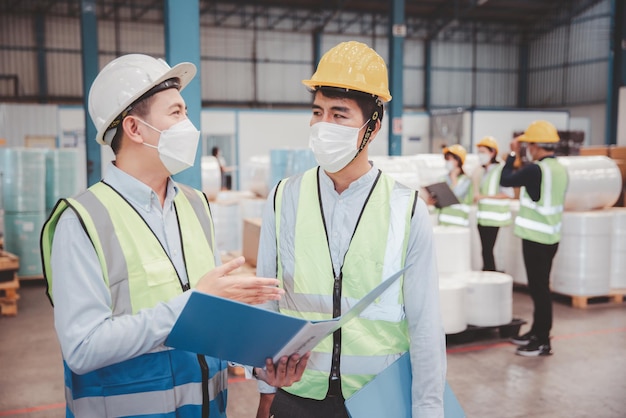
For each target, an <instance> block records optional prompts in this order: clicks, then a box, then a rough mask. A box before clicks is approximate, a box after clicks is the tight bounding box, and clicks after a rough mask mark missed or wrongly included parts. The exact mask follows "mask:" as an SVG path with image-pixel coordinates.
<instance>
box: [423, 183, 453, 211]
mask: <svg viewBox="0 0 626 418" xmlns="http://www.w3.org/2000/svg"><path fill="white" fill-rule="evenodd" d="M425 189H426V190H427V191H428V193H429V194H430V196H431V197H432V198H433V199H434V200H435V207H436V208H437V209H441V208H445V207H446V206H450V205H456V204H458V203H459V199H458V198H457V197H456V195H455V194H454V192H453V191H452V189H450V186H448V184H447V183H446V182H441V183H435V184H431V185H430V186H426V187H425Z"/></svg>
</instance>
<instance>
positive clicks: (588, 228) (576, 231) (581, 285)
mask: <svg viewBox="0 0 626 418" xmlns="http://www.w3.org/2000/svg"><path fill="white" fill-rule="evenodd" d="M612 225H613V211H611V210H599V211H591V212H564V213H563V226H562V234H561V242H560V243H559V249H558V251H557V253H556V256H555V257H554V262H553V264H552V289H553V290H554V291H556V292H559V293H563V294H567V295H579V296H603V295H608V294H609V288H610V271H611V227H612Z"/></svg>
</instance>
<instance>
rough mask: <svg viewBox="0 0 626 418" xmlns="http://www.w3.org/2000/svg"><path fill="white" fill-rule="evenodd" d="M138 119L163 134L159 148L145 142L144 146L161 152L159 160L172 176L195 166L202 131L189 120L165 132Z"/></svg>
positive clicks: (182, 121)
mask: <svg viewBox="0 0 626 418" xmlns="http://www.w3.org/2000/svg"><path fill="white" fill-rule="evenodd" d="M137 119H138V120H139V121H140V122H141V123H143V124H144V125H146V126H148V127H150V128H152V129H154V130H155V131H157V132H159V133H160V134H161V136H160V137H159V144H158V146H154V145H151V144H146V143H145V142H144V143H143V144H144V145H145V146H147V147H150V148H156V149H157V150H158V151H159V158H160V159H161V162H162V163H163V165H164V166H165V168H166V169H167V171H169V172H170V174H172V175H174V174H178V173H180V172H181V171H183V170H186V169H188V168H189V167H192V166H193V164H194V162H195V160H196V151H197V149H198V140H199V139H200V131H198V130H197V129H196V127H195V126H194V124H193V123H192V122H191V121H190V120H189V119H184V120H181V121H180V122H177V123H175V124H174V125H172V126H170V127H169V128H168V129H166V130H164V131H160V130H158V129H157V128H155V127H154V126H152V125H150V124H149V123H148V122H146V121H143V120H141V119H139V118H137Z"/></svg>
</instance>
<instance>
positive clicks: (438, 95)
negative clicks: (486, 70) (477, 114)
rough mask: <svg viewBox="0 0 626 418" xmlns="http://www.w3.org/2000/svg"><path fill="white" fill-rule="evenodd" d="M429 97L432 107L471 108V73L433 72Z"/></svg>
mask: <svg viewBox="0 0 626 418" xmlns="http://www.w3.org/2000/svg"><path fill="white" fill-rule="evenodd" d="M431 95H432V100H431V105H432V106H433V107H448V106H455V107H456V106H471V105H472V73H471V72H469V71H433V72H432V85H431Z"/></svg>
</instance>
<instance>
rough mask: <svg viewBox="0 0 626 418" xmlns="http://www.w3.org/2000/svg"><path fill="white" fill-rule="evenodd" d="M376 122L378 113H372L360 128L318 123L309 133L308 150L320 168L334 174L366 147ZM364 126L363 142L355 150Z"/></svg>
mask: <svg viewBox="0 0 626 418" xmlns="http://www.w3.org/2000/svg"><path fill="white" fill-rule="evenodd" d="M377 120H378V112H374V114H373V115H372V118H370V119H368V120H367V122H365V123H364V124H363V126H361V127H360V128H353V127H350V126H343V125H338V124H336V123H329V122H318V123H316V124H314V125H312V126H311V131H310V133H309V148H311V150H312V151H313V154H314V155H315V159H316V161H317V163H318V164H319V165H320V167H322V169H323V170H324V171H327V172H329V173H336V172H338V171H340V170H341V169H343V168H345V167H346V166H347V165H348V164H350V163H351V162H352V160H354V159H355V158H356V157H357V155H359V153H360V152H361V151H362V150H363V148H365V145H367V143H368V141H369V139H370V136H371V134H372V132H373V130H374V127H375V123H376V121H377ZM366 125H367V129H366V131H365V134H364V135H363V140H362V141H361V145H360V146H359V148H358V149H357V148H356V144H357V141H358V140H359V132H360V130H361V129H363V127H364V126H366Z"/></svg>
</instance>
